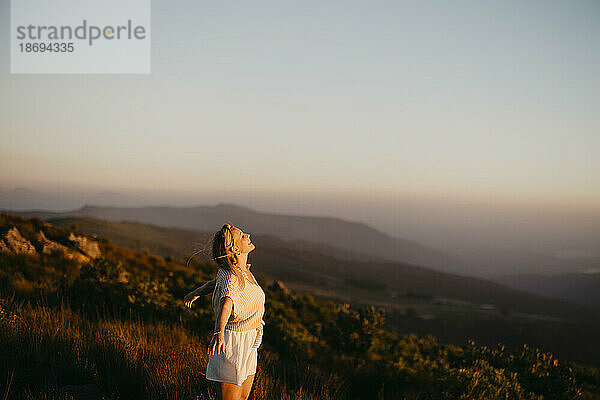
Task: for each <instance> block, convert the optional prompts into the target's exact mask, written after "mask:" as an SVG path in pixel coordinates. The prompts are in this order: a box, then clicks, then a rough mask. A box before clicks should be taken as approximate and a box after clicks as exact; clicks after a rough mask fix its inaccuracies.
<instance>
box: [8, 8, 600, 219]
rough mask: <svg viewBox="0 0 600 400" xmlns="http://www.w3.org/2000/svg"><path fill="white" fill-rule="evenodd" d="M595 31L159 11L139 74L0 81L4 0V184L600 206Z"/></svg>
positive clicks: (349, 13)
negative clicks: (144, 70)
mask: <svg viewBox="0 0 600 400" xmlns="http://www.w3.org/2000/svg"><path fill="white" fill-rule="evenodd" d="M599 18H600V2H598V1H596V0H593V1H571V2H567V1H549V0H545V1H502V2H500V1H410V2H407V1H389V2H388V1H375V2H374V1H363V2H356V1H325V2H323V1H296V2H288V1H272V2H264V1H254V2H207V1H187V0H182V1H177V2H172V1H153V2H152V27H151V31H152V73H151V74H150V75H14V74H13V75H11V74H10V62H9V48H8V40H9V37H8V29H9V28H8V27H9V26H10V18H9V1H8V0H0V26H2V36H1V37H0V54H3V55H4V56H3V57H1V58H0V124H1V125H0V135H1V142H2V145H1V147H0V189H4V190H7V189H12V188H15V187H20V186H23V187H30V188H36V187H46V188H54V189H56V188H62V187H65V188H66V187H80V188H89V189H90V190H98V191H101V190H114V191H123V190H129V191H131V190H158V191H162V192H169V191H172V192H173V193H179V192H183V191H186V192H188V193H194V192H198V193H200V192H202V193H206V192H211V191H213V192H215V193H217V192H219V193H225V192H227V191H235V192H236V193H237V192H239V193H244V192H245V193H248V194H249V196H252V195H255V194H257V193H263V194H264V193H274V194H275V196H277V194H278V193H279V194H281V196H283V197H286V196H288V197H291V196H292V195H293V194H294V193H301V194H302V195H304V196H306V195H307V193H309V194H310V193H318V194H319V196H325V195H326V194H330V195H331V196H330V198H335V197H336V196H338V197H341V198H344V197H346V196H354V197H356V198H360V197H361V196H362V198H367V197H368V196H374V197H376V198H389V199H392V198H394V196H405V195H406V196H413V197H415V196H416V197H418V198H429V199H438V200H443V199H445V198H447V199H458V200H460V201H472V200H473V201H475V200H476V201H484V202H485V201H491V200H490V199H493V201H494V202H498V201H501V202H502V201H504V202H506V203H507V204H509V203H510V204H513V205H515V204H516V205H519V204H521V203H523V204H525V203H527V204H529V205H534V206H535V205H536V204H540V205H549V204H552V205H553V207H554V206H556V207H561V206H563V205H564V206H565V207H568V208H571V209H574V208H578V207H581V208H586V209H596V210H597V209H598V208H597V205H598V204H600V157H599V156H598V153H599V149H600V74H598V71H600V46H599V45H598V44H599V43H600V24H599V23H598V20H599ZM367 193H369V194H367ZM283 197H282V198H283ZM224 200H227V199H224ZM458 200H457V201H458ZM199 203H204V201H199ZM330 208H332V207H330ZM323 210H324V211H323V212H325V211H326V210H325V209H323ZM327 212H329V211H327Z"/></svg>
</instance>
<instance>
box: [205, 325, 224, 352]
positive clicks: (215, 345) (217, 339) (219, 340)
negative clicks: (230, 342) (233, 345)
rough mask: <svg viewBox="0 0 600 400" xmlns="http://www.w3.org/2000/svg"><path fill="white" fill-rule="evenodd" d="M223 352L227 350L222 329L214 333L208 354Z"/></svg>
mask: <svg viewBox="0 0 600 400" xmlns="http://www.w3.org/2000/svg"><path fill="white" fill-rule="evenodd" d="M221 352H225V333H223V332H222V331H221V332H219V333H217V334H216V335H213V337H212V339H211V340H210V344H209V345H208V355H209V356H212V355H215V354H219V353H221Z"/></svg>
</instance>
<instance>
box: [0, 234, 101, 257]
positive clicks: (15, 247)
mask: <svg viewBox="0 0 600 400" xmlns="http://www.w3.org/2000/svg"><path fill="white" fill-rule="evenodd" d="M69 241H70V242H71V244H72V245H67V246H65V245H63V244H60V243H58V242H55V241H53V240H50V239H48V238H47V237H46V235H45V234H44V232H43V231H39V232H38V233H36V234H35V238H34V239H33V243H32V242H30V241H29V240H27V239H25V238H24V237H23V236H22V235H21V232H19V229H17V227H15V226H13V227H12V228H11V229H10V230H8V232H6V233H5V234H4V235H2V236H1V237H0V252H3V253H8V254H28V255H32V256H35V255H38V251H39V252H40V253H39V254H52V253H60V254H62V255H63V256H64V257H65V258H67V259H69V260H74V261H75V262H77V263H79V264H84V263H87V262H89V261H90V260H91V259H95V258H99V257H100V256H101V255H102V253H101V251H100V247H99V246H98V242H96V241H94V240H91V239H88V238H86V237H84V236H77V235H75V234H73V233H72V232H71V234H70V235H69ZM36 248H37V250H36Z"/></svg>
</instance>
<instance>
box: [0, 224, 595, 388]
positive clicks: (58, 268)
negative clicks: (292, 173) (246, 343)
mask: <svg viewBox="0 0 600 400" xmlns="http://www.w3.org/2000/svg"><path fill="white" fill-rule="evenodd" d="M144 228H145V229H149V228H148V227H144ZM0 241H1V242H2V244H3V247H2V250H1V251H0V347H1V348H2V349H3V357H2V362H0V374H1V375H2V376H4V377H6V382H7V386H6V388H5V389H4V390H3V394H4V397H5V398H15V399H49V398H52V399H54V398H56V399H58V398H61V399H63V398H70V396H75V398H84V397H85V398H100V397H101V396H104V397H105V398H122V399H159V398H161V399H168V398H184V399H198V400H200V399H213V398H214V389H212V388H211V386H210V385H208V384H207V381H206V380H204V378H203V376H202V371H203V368H205V366H206V353H205V349H206V346H207V342H206V338H207V337H209V336H210V332H211V330H212V325H213V316H212V311H211V306H210V299H209V298H207V297H206V298H201V299H199V300H198V301H197V304H196V305H195V307H194V308H193V309H187V308H186V307H184V305H183V303H182V300H181V297H182V296H183V294H184V293H186V292H187V291H189V290H190V289H191V288H193V287H195V286H196V285H198V283H199V282H202V281H203V280H205V279H207V278H209V277H210V276H214V273H215V266H214V264H212V263H210V264H202V263H200V264H195V265H194V266H193V267H186V266H185V265H181V264H179V263H177V262H174V261H169V260H165V259H163V258H162V257H160V256H155V255H149V254H147V253H145V252H135V251H131V250H127V249H124V248H121V247H118V246H115V245H114V244H112V243H111V242H110V241H108V240H107V239H105V238H103V237H100V236H92V235H85V234H84V233H83V232H81V231H78V230H77V229H73V228H72V227H69V228H60V227H56V226H55V225H51V224H48V223H44V222H43V221H41V220H38V219H23V218H20V217H16V216H11V215H1V216H0ZM84 257H85V258H84ZM257 278H258V280H259V283H260V284H261V286H263V288H264V289H265V292H266V297H267V299H268V301H267V312H266V314H265V321H266V325H265V336H264V342H263V346H262V347H261V350H260V353H259V354H260V357H259V370H258V371H257V376H256V384H255V388H254V399H255V400H267V399H275V400H289V399H292V398H298V396H301V397H302V398H306V399H325V400H326V399H342V400H343V399H364V398H379V399H398V398H405V399H408V400H416V399H423V398H426V399H439V398H443V399H456V400H459V399H470V398H486V399H490V400H500V399H506V398H510V399H523V400H534V399H537V400H540V399H542V398H553V399H565V400H567V399H568V400H571V399H573V400H574V399H580V398H584V396H585V398H587V399H598V398H599V397H598V396H600V393H599V387H600V375H599V372H598V370H597V369H595V368H592V367H588V366H585V365H581V364H575V363H573V362H570V361H565V360H564V359H559V358H557V357H556V356H555V355H553V354H551V353H547V352H544V351H541V350H539V349H537V348H536V345H535V344H533V346H532V345H524V346H520V347H519V348H517V349H514V350H508V349H507V348H505V347H504V346H503V345H502V344H498V345H497V346H494V347H493V348H488V347H486V346H481V345H479V344H477V343H475V342H472V341H469V342H464V343H462V344H461V345H458V346H453V345H446V344H442V343H439V342H438V341H437V340H436V339H435V338H434V337H432V336H421V337H420V336H416V335H414V334H408V335H400V334H397V333H394V332H391V331H388V330H385V329H383V324H384V321H385V319H386V313H385V311H384V310H383V309H379V308H376V307H355V306H351V305H348V304H336V303H333V302H329V301H323V300H320V299H318V298H314V297H312V296H310V295H308V294H301V293H294V292H290V291H289V290H288V289H287V288H286V287H285V286H284V285H283V284H282V283H280V282H273V283H269V282H266V281H265V280H264V278H263V277H261V276H259V275H257Z"/></svg>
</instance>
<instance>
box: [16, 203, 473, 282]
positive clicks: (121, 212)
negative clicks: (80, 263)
mask: <svg viewBox="0 0 600 400" xmlns="http://www.w3.org/2000/svg"><path fill="white" fill-rule="evenodd" d="M16 214H19V215H23V216H25V217H39V218H42V219H49V218H58V217H67V216H72V217H94V218H100V219H105V220H110V221H117V222H119V221H128V222H140V223H148V224H153V225H157V226H162V227H176V228H184V229H193V230H197V231H205V232H213V231H216V230H218V229H219V228H220V227H221V225H222V224H223V223H224V221H228V222H229V223H232V224H234V225H239V226H241V227H242V228H244V229H245V230H247V231H248V232H252V233H254V234H259V235H273V236H276V237H279V238H281V239H284V240H302V241H308V242H312V243H319V244H325V245H329V246H335V247H338V248H340V249H344V250H348V251H351V252H352V253H357V254H367V255H371V256H376V257H381V258H385V259H387V260H392V261H399V262H403V263H407V264H414V265H420V266H425V267H430V268H433V269H436V270H439V271H445V272H454V273H459V274H468V271H469V270H470V269H471V268H472V266H470V265H467V263H465V262H464V261H462V260H457V259H456V258H454V257H452V256H450V255H448V254H444V253H442V252H440V251H437V250H434V249H430V248H427V247H425V246H422V245H420V244H419V243H416V242H414V241H411V240H406V239H398V238H394V237H391V236H389V235H387V234H385V233H382V232H380V231H378V230H376V229H374V228H372V227H370V226H368V225H366V224H363V223H358V222H349V221H345V220H342V219H339V218H330V217H307V216H293V215H280V214H268V213H261V212H256V211H254V210H251V209H248V208H244V207H240V206H236V205H232V204H219V205H217V206H214V207H208V206H200V207H136V208H128V207H98V206H84V207H82V208H81V209H78V210H74V211H68V212H60V213H57V212H47V211H29V212H16Z"/></svg>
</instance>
